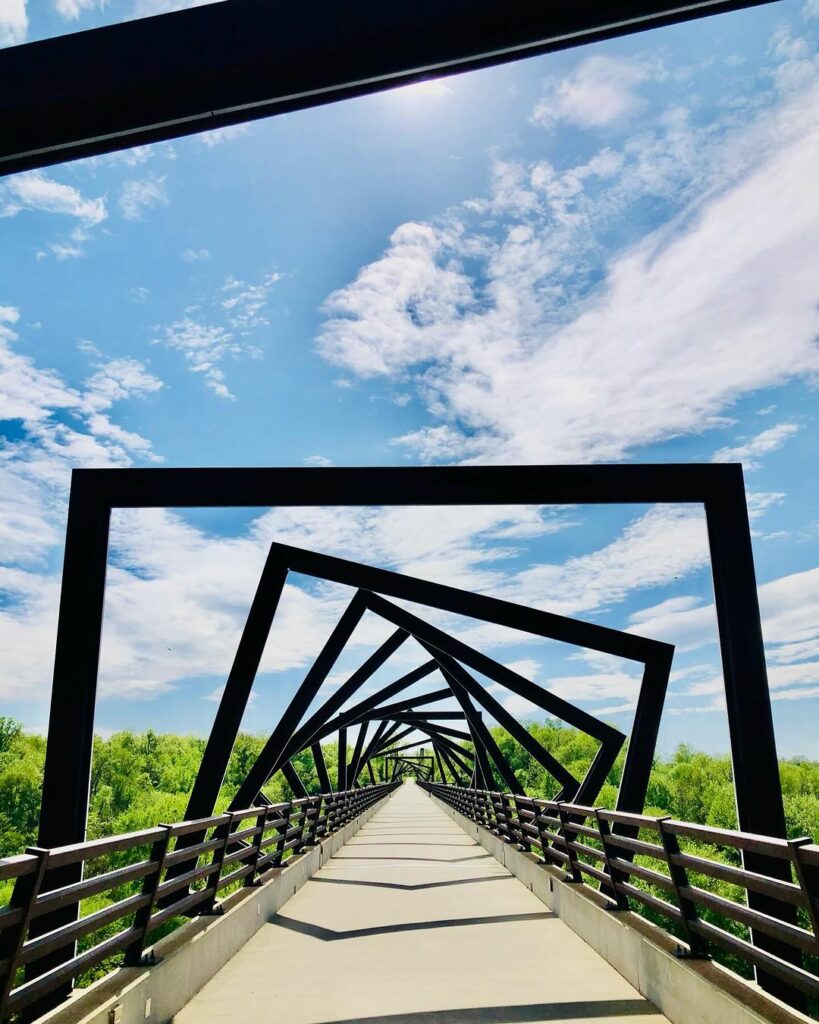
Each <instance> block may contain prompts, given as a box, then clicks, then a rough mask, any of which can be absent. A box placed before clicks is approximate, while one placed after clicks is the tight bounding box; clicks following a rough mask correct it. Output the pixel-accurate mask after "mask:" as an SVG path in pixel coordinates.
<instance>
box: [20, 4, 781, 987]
mask: <svg viewBox="0 0 819 1024" xmlns="http://www.w3.org/2000/svg"><path fill="white" fill-rule="evenodd" d="M232 2H233V0H229V3H232ZM227 6H228V4H221V5H218V4H215V5H213V9H214V10H215V9H217V8H219V7H227ZM573 6H574V5H573ZM735 6H739V5H737V4H728V5H720V4H715V5H706V6H705V7H699V8H696V9H695V8H694V7H691V8H685V10H682V9H680V10H681V16H683V17H687V16H692V15H696V14H699V13H704V12H705V10H706V9H707V10H709V11H714V10H719V9H729V8H733V7H735ZM429 7H430V9H431V7H432V4H431V3H430V4H429ZM653 9H654V10H655V11H656V6H653ZM200 10H203V11H204V10H207V8H200ZM498 10H499V14H500V16H501V17H505V15H506V8H504V9H503V10H500V9H498ZM619 10H622V8H619ZM686 12H689V13H686ZM169 17H171V16H170V15H169ZM632 27H633V26H632ZM629 28H630V27H629V26H628V25H624V26H623V31H627V30H629ZM70 38H71V37H66V39H69V40H70ZM40 45H41V44H31V46H40ZM151 45H153V41H151ZM186 46H187V43H186ZM149 48H150V47H149ZM23 51H25V53H27V54H29V55H30V54H32V53H33V52H34V51H32V50H31V49H30V48H27V47H19V48H12V49H10V50H6V51H4V52H3V55H2V61H0V123H3V125H4V138H10V139H11V140H12V141H11V143H10V145H9V147H8V150H7V152H8V153H9V154H11V153H12V152H13V151H17V150H18V149H19V147H17V142H19V136H16V135H15V132H13V131H10V130H7V128H8V126H10V125H11V121H10V120H9V118H10V117H11V113H12V111H11V106H4V105H3V104H6V103H8V104H10V105H13V104H19V103H22V104H23V105H24V106H25V103H26V100H25V92H26V88H25V85H24V87H23V88H22V89H21V88H20V83H21V82H22V83H26V84H27V83H28V79H29V76H30V75H31V76H32V78H34V77H38V83H37V84H36V85H34V86H33V89H32V95H33V96H39V97H40V98H41V100H42V99H43V98H45V99H47V109H46V111H45V116H44V117H43V118H42V120H43V123H44V126H45V129H46V130H47V131H50V130H51V129H52V128H53V126H54V123H55V121H56V119H55V118H53V117H52V111H53V108H52V107H51V99H54V100H55V102H56V101H58V100H59V99H60V98H61V97H62V96H63V95H65V93H64V91H63V86H65V88H66V90H68V84H67V82H64V81H63V80H62V79H61V77H60V74H59V72H55V68H56V66H57V65H55V66H54V67H52V66H47V65H48V62H47V61H42V62H41V63H39V64H38V67H39V70H37V71H36V74H34V72H35V67H34V63H33V62H32V63H31V64H30V65H29V64H28V63H27V60H28V58H27V57H26V56H25V55H22V56H21V54H23ZM38 52H40V53H43V52H44V51H42V50H41V51H38ZM14 69H16V70H14ZM77 70H78V74H79V78H80V80H82V79H83V68H81V67H78V69H77ZM12 71H13V74H12ZM55 81H59V88H55V86H54V82H55ZM69 91H70V90H69ZM46 94H48V96H47V95H46ZM21 96H22V99H20V97H21ZM97 102H102V99H101V97H100V96H94V97H93V102H89V103H88V104H86V106H87V107H88V109H89V110H90V108H91V107H92V106H93V105H94V104H96V103H97ZM70 104H71V105H72V106H73V107H74V108H75V109H76V107H77V104H76V99H73V100H71V101H70ZM29 113H30V112H29ZM15 117H16V119H17V122H18V124H20V123H22V122H25V121H27V120H28V119H29V114H28V113H26V112H25V111H23V110H22V108H20V107H18V109H17V112H16V114H15ZM33 120H36V118H34V119H33ZM15 139H16V140H17V141H15ZM129 144H130V142H129ZM43 161H44V162H48V157H47V154H46V155H45V156H44V157H43ZM8 166H11V165H8ZM662 502H672V503H701V504H704V505H705V513H706V519H707V523H708V532H709V541H710V547H711V560H712V568H713V573H714V590H715V604H716V610H717V619H718V624H719V633H720V647H721V653H722V657H723V669H724V677H725V693H726V701H727V709H728V720H729V727H730V732H731V743H732V758H733V764H734V782H735V790H736V794H737V808H738V819H739V820H738V824H739V827H740V828H741V829H742V830H743V831H746V832H753V833H757V834H761V835H770V836H785V835H786V830H785V819H784V811H783V806H782V798H781V791H780V789H779V775H778V763H777V757H776V742H775V737H774V732H773V724H772V716H771V710H770V695H769V692H768V680H767V672H766V667H765V656H764V650H763V647H762V642H761V627H760V616H759V605H758V598H757V592H756V586H755V578H754V569H753V558H752V551H751V544H750V532H749V528H748V516H747V508H746V504H745V497H744V484H743V477H742V468H741V466H738V465H725V464H723V465H718V464H714V465H708V466H700V465H648V466H646V465H632V466H623V465H616V466H526V467H517V466H498V467H478V466H470V467H420V468H398V469H395V468H384V469H371V468H360V469H338V468H333V467H330V468H326V469H265V468H260V469H259V468H257V469H181V470H180V469H126V470H114V469H102V470H74V472H73V474H72V484H71V496H70V502H69V516H68V527H67V532H66V545H65V559H64V566H63V587H62V593H61V598H60V612H59V620H58V628H57V649H56V656H55V663H54V683H53V688H52V696H51V711H50V719H49V737H48V746H47V752H46V765H45V777H44V782H43V800H42V810H41V818H40V835H39V845H41V846H45V847H48V846H58V845H64V844H70V843H76V842H81V841H82V840H83V839H84V838H85V825H86V816H87V798H88V790H89V783H90V766H91V751H92V745H93V731H94V705H95V697H96V687H97V669H98V662H99V640H100V634H101V628H102V612H103V598H104V591H105V566H106V553H107V538H108V523H109V516H110V510H111V509H112V508H149V507H160V508H161V507H165V508H169V507H170V508H172V507H177V508H191V507H207V508H226V507H261V508H269V507H271V506H274V507H275V506H279V507H284V506H286V507H297V506H311V505H313V506H315V505H319V506H335V505H350V506H380V505H387V506H395V505H406V506H419V505H425V506H441V505H470V504H474V505H497V504H510V505H518V504H531V505H559V504H565V505H576V504H612V503H617V504H640V503H662ZM279 549H280V550H282V546H279ZM287 550H288V551H292V552H294V554H295V555H300V556H304V555H305V553H300V552H298V549H287ZM307 555H309V553H307ZM330 562H331V563H332V564H333V565H334V566H335V567H336V568H337V569H338V570H339V572H341V573H342V574H343V573H344V572H346V569H347V568H348V567H349V566H351V565H352V563H347V562H344V561H343V560H338V559H333V560H330ZM324 564H325V565H326V564H328V563H327V562H325V563H324ZM288 565H289V566H290V568H291V569H295V568H296V567H295V566H294V565H292V564H290V563H288ZM376 572H380V571H378V570H376ZM325 575H326V574H325ZM384 575H385V576H386V577H387V578H389V577H391V576H394V574H389V573H386V574H384ZM327 578H330V577H327ZM380 578H381V577H379V579H380ZM399 579H400V578H399ZM374 589H376V590H379V591H381V592H383V593H388V594H390V596H392V597H398V598H401V597H402V596H405V595H403V594H401V593H397V592H395V591H391V590H390V589H389V588H386V589H385V588H384V587H382V586H381V585H380V583H378V582H377V583H376V584H375V586H374ZM429 591H430V593H431V594H432V595H433V599H432V600H430V601H427V602H426V603H429V604H432V605H434V606H435V607H439V608H443V609H444V610H446V609H447V607H448V602H449V600H450V598H451V597H452V595H453V594H455V595H457V593H458V592H457V591H452V589H451V588H442V587H440V586H439V585H435V584H429ZM410 599H411V598H410ZM470 601H471V604H470V608H469V609H467V610H464V609H462V608H461V609H458V610H459V611H460V612H461V613H463V614H468V615H470V616H471V617H473V618H477V619H482V620H484V621H496V618H495V614H496V612H497V613H499V614H500V613H502V612H503V611H504V610H505V609H506V608H508V607H509V606H508V603H507V602H502V601H495V600H493V599H490V598H486V597H484V596H483V595H471V597H470ZM511 607H514V606H511ZM450 610H453V609H450ZM527 616H528V619H527V621H526V622H524V623H521V624H520V625H519V626H518V627H517V628H521V629H523V630H525V631H528V632H530V633H534V634H537V635H541V636H543V635H548V629H547V627H546V625H545V623H546V621H547V619H546V618H544V613H541V612H539V610H537V609H528V610H527ZM556 618H560V617H556ZM562 621H563V622H564V624H566V625H567V628H575V629H577V630H578V633H577V636H578V639H577V640H572V639H571V637H570V636H568V635H567V636H563V637H561V639H564V640H565V641H566V642H569V643H572V642H576V643H578V644H579V645H581V646H586V647H589V648H591V649H602V650H607V652H608V653H612V654H619V656H621V657H625V658H630V659H631V660H634V661H640V662H643V664H647V662H648V661H649V660H650V649H649V647H648V646H646V645H649V644H650V643H651V642H650V641H647V640H646V639H645V638H637V637H632V638H631V639H629V635H628V634H618V633H617V632H616V631H613V630H612V631H610V630H604V631H603V632H602V633H601V632H600V630H601V627H596V628H594V629H592V628H589V629H588V630H585V629H583V627H584V626H587V625H588V624H576V623H573V621H572V620H570V619H565V620H562ZM604 634H605V635H604ZM595 638H598V639H600V638H602V640H603V646H598V645H597V642H596V640H595ZM609 641H611V643H612V645H619V648H620V649H619V650H615V649H611V648H609V647H608V642H609ZM667 651H668V647H667V645H665V644H657V650H656V653H657V658H658V659H659V660H662V658H663V657H664V656H665V654H666V652H667ZM294 724H295V723H294ZM291 733H292V727H291V728H289V729H288V730H287V731H286V735H287V737H288V738H289V736H290V735H291ZM265 778H266V775H265V776H263V777H262V778H261V779H260V780H259V785H262V784H263V783H264V781H265ZM255 795H256V793H255V792H253V793H252V794H251V795H250V800H249V801H248V802H250V801H252V799H253V798H254V797H255ZM771 869H772V871H779V872H782V871H784V870H785V869H786V866H784V867H783V865H778V866H777V865H772V866H771ZM50 874H51V873H49V875H50ZM69 874H70V872H69ZM53 884H54V883H53V882H52V880H51V879H50V878H49V877H48V876H47V879H46V887H48V886H49V885H53ZM57 884H66V880H65V878H64V877H63V876H61V878H60V881H59V883H57ZM749 902H750V903H751V905H752V907H754V908H755V909H756V908H759V909H767V904H766V897H764V896H762V895H761V894H751V896H750V897H749ZM791 909H792V908H791ZM76 913H77V908H76V907H69V908H66V911H65V915H64V918H65V920H62V919H61V920H58V919H57V918H58V916H59V915H54V914H49V915H44V916H43V918H42V920H41V925H42V927H43V928H44V929H46V930H49V929H51V928H55V927H58V926H59V925H60V924H61V923H65V922H66V921H67V920H73V919H74V917H76ZM775 913H776V916H778V917H781V918H783V919H784V918H788V919H789V920H790V919H793V920H794V921H795V913H791V912H790V910H789V909H788V908H784V909H783V908H778V909H777V910H776V911H775ZM754 939H755V940H757V939H758V941H759V943H760V945H762V943H763V942H765V943H767V942H768V941H769V940H765V939H763V937H761V936H757V935H754ZM762 980H763V983H764V984H766V985H767V983H768V979H767V978H763V979H762Z"/></svg>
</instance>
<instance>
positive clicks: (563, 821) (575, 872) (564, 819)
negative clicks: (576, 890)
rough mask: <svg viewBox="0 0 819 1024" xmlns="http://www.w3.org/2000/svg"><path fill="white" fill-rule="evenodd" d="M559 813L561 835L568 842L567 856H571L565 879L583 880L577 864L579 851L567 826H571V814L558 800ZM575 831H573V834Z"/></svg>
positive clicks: (572, 880) (567, 880)
mask: <svg viewBox="0 0 819 1024" xmlns="http://www.w3.org/2000/svg"><path fill="white" fill-rule="evenodd" d="M557 815H558V817H559V818H560V835H561V837H562V839H563V842H564V843H565V844H566V856H567V857H568V858H569V874H568V876H567V877H566V878H564V881H566V882H582V881H583V875H582V874H581V873H580V868H579V867H578V864H577V853H576V852H575V851H574V850H573V849H572V843H573V842H574V840H573V839H571V838H570V837H569V833H568V831H567V830H566V826H567V825H569V826H571V821H570V820H569V815H568V814H567V812H566V811H565V810H564V809H563V802H562V801H558V804H557ZM573 834H574V833H572V835H573Z"/></svg>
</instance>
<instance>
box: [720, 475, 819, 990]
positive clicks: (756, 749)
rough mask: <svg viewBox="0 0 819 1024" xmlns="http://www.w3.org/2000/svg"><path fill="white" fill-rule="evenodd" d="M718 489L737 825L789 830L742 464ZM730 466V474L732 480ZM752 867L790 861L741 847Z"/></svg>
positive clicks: (771, 981)
mask: <svg viewBox="0 0 819 1024" xmlns="http://www.w3.org/2000/svg"><path fill="white" fill-rule="evenodd" d="M724 468H725V470H726V474H724V475H723V476H722V477H721V486H720V487H719V491H718V494H717V495H715V496H713V497H710V498H709V499H708V500H707V501H706V503H705V514H706V519H707V522H708V538H709V543H710V547H711V569H712V573H713V578H714V596H715V599H716V600H715V603H716V609H717V624H718V627H719V636H720V652H721V655H722V669H723V675H724V677H725V699H726V703H727V709H728V728H729V732H730V735H731V762H732V766H733V775H734V791H735V793H736V802H737V819H738V822H739V828H740V829H741V830H742V831H744V832H753V833H756V834H758V835H767V836H774V837H777V838H783V839H784V838H786V836H787V830H786V826H785V808H784V804H783V801H782V789H781V786H780V783H779V762H778V760H777V756H776V740H775V737H774V727H773V715H772V713H771V700H770V694H769V691H768V673H767V669H766V665H765V650H764V646H763V640H762V622H761V619H760V614H759V600H758V597H757V586H756V575H755V573H754V556H753V548H752V544H751V528H750V523H749V520H748V508H747V504H746V501H745V485H744V482H743V477H742V467H741V466H726V467H724ZM728 473H730V474H731V478H730V480H729V478H728V475H727V474H728ZM742 862H743V865H744V866H745V868H746V869H747V870H748V871H756V872H758V873H759V874H763V875H769V876H770V877H772V878H778V879H782V880H785V881H788V880H789V879H790V866H789V865H788V863H787V862H786V861H782V860H779V859H777V858H775V857H768V856H765V855H764V854H759V853H753V852H751V851H743V855H742ZM748 906H750V907H751V908H753V909H754V910H759V911H761V912H762V913H765V914H770V915H771V916H773V917H777V918H779V919H780V920H784V921H787V922H788V923H790V924H795V923H796V910H795V908H794V907H791V906H788V905H785V904H783V903H781V902H780V901H779V900H776V899H773V898H772V897H770V896H766V895H765V894H763V893H758V892H754V891H753V890H750V891H749V892H748ZM751 938H752V941H753V943H754V945H756V946H759V948H760V949H764V950H767V951H768V952H771V953H774V954H775V955H776V956H778V957H781V958H782V959H783V960H786V961H787V962H789V963H799V962H801V955H800V954H799V953H798V951H797V950H794V949H793V947H791V946H789V945H788V944H787V943H784V942H780V941H778V940H777V939H774V938H772V937H771V936H770V935H765V934H764V933H763V932H760V931H759V930H758V929H752V930H751ZM757 981H758V982H759V984H760V985H761V986H762V988H764V989H766V990H767V991H769V992H771V993H772V994H773V995H776V996H779V997H780V998H783V999H785V1000H786V1001H787V1002H790V1003H791V1004H792V1005H797V1004H800V1003H803V1002H804V999H803V997H802V996H801V994H799V993H797V992H796V991H795V990H794V989H793V988H792V987H791V986H790V985H786V984H785V983H783V982H782V981H780V980H779V979H778V978H775V977H773V976H772V975H769V974H766V973H765V972H764V971H757Z"/></svg>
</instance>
